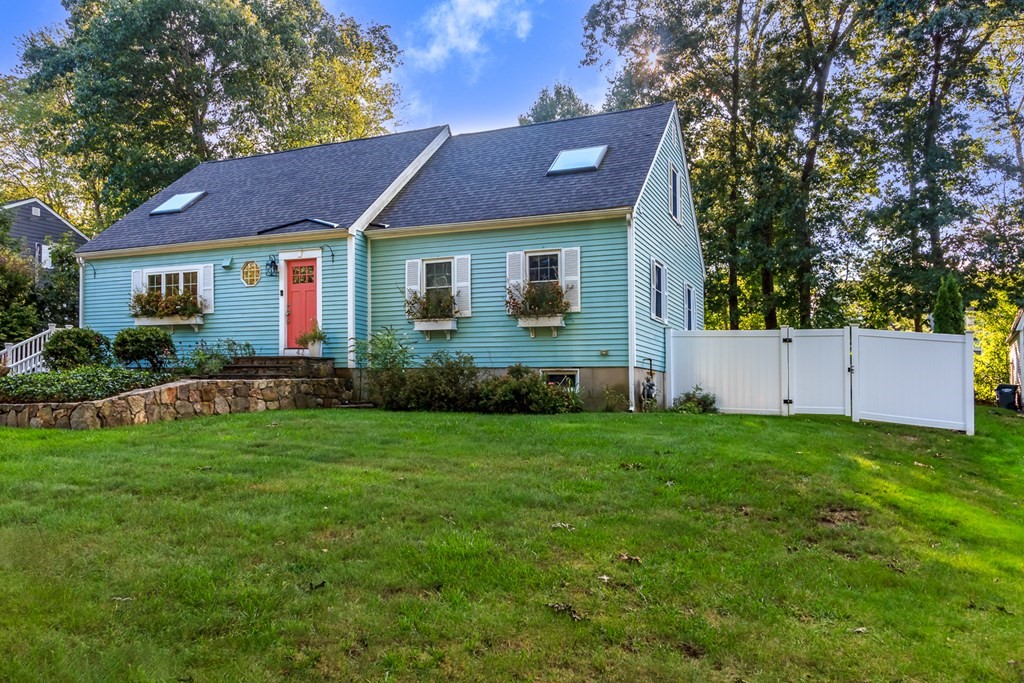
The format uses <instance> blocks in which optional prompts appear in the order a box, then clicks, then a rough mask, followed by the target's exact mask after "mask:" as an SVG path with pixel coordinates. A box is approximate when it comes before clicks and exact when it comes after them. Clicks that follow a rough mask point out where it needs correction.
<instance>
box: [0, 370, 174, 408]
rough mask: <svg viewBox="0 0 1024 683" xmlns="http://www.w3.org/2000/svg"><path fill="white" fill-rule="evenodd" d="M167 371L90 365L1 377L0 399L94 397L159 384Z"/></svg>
mask: <svg viewBox="0 0 1024 683" xmlns="http://www.w3.org/2000/svg"><path fill="white" fill-rule="evenodd" d="M169 379H170V376H169V375H165V374H161V373H153V372H143V371H141V370H128V369H126V368H108V367H104V366H101V365H92V366H86V367H80V368H76V369H74V370H59V371H56V372H36V373H28V374H24V375H10V376H7V377H0V403H50V402H66V401H95V400H97V399H101V398H107V397H109V396H116V395H117V394H121V393H124V392H125V391H131V390H132V389H143V388H145V387H151V386H155V385H157V384H162V383H163V382H166V381H168V380H169Z"/></svg>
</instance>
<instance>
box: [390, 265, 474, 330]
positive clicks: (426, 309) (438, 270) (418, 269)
mask: <svg viewBox="0 0 1024 683" xmlns="http://www.w3.org/2000/svg"><path fill="white" fill-rule="evenodd" d="M471 287H472V261H471V258H470V256H469V255H468V254H466V255H465V256H448V257H442V258H429V259H410V260H408V261H406V262H405V295H406V300H407V301H409V300H412V299H411V298H412V297H419V298H420V299H421V300H422V308H420V315H425V316H427V317H431V318H433V317H436V318H448V317H452V315H454V317H456V318H468V317H470V316H471V315H472V314H473V311H472V294H471V291H470V289H471ZM410 315H412V314H411V313H410Z"/></svg>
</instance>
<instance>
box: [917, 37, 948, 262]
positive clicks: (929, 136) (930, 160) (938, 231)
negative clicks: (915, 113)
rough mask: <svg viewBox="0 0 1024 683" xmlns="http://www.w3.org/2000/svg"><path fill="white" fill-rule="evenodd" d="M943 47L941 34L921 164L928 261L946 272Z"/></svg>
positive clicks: (934, 53) (937, 41)
mask: <svg viewBox="0 0 1024 683" xmlns="http://www.w3.org/2000/svg"><path fill="white" fill-rule="evenodd" d="M942 44H943V38H942V36H941V35H936V36H933V37H932V61H931V72H932V77H931V82H930V83H929V85H928V109H927V110H926V112H925V125H924V148H923V149H922V150H921V151H922V155H923V159H922V161H923V163H922V164H921V169H922V179H923V180H924V203H925V206H926V209H927V210H926V211H925V212H923V216H924V225H922V227H923V228H924V230H925V232H926V233H927V235H928V242H929V244H928V260H929V265H931V267H932V268H936V269H938V270H943V269H945V266H946V259H945V254H944V252H943V248H942V226H941V225H940V222H939V215H938V214H939V207H938V200H937V197H936V195H937V193H938V192H939V188H938V179H937V178H936V177H935V176H936V173H937V169H936V168H935V163H936V154H937V152H938V150H937V149H936V147H937V145H938V142H937V138H938V133H939V121H940V120H941V118H942V106H943V92H942V86H941V75H942Z"/></svg>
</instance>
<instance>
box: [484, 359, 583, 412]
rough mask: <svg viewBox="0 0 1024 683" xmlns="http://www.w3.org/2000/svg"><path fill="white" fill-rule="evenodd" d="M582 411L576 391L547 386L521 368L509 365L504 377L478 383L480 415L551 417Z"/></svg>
mask: <svg viewBox="0 0 1024 683" xmlns="http://www.w3.org/2000/svg"><path fill="white" fill-rule="evenodd" d="M582 409H583V400H582V399H581V398H580V396H579V393H578V392H577V391H575V390H574V389H567V388H565V387H562V386H559V385H557V384H549V383H548V382H546V381H545V380H544V378H543V377H542V376H541V375H540V373H538V372H536V371H535V370H531V369H530V368H528V367H526V366H524V365H518V364H517V365H513V366H512V367H510V368H509V369H508V372H507V374H505V375H504V376H501V377H492V378H490V379H487V380H485V381H483V382H481V383H480V410H481V411H482V412H486V413H511V414H520V415H554V414H557V413H577V412H579V411H581V410H582Z"/></svg>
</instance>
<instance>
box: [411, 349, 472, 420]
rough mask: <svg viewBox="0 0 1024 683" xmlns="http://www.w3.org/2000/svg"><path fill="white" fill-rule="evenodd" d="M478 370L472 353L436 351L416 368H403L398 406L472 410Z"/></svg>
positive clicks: (414, 408) (441, 409)
mask: <svg viewBox="0 0 1024 683" xmlns="http://www.w3.org/2000/svg"><path fill="white" fill-rule="evenodd" d="M479 381H480V370H479V369H477V367H476V363H475V362H474V361H473V356H471V355H469V354H466V353H456V354H455V355H454V356H452V355H451V354H449V353H448V352H447V351H438V352H436V353H434V354H431V355H430V356H428V357H427V358H426V360H424V361H423V365H422V366H421V367H419V368H416V369H413V370H409V371H407V372H406V377H405V385H404V387H403V389H402V391H401V394H400V397H399V400H398V402H397V403H398V405H397V406H395V407H398V408H400V409H402V410H438V411H444V412H460V411H462V412H469V411H475V410H477V407H478V402H479V399H480V393H479Z"/></svg>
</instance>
